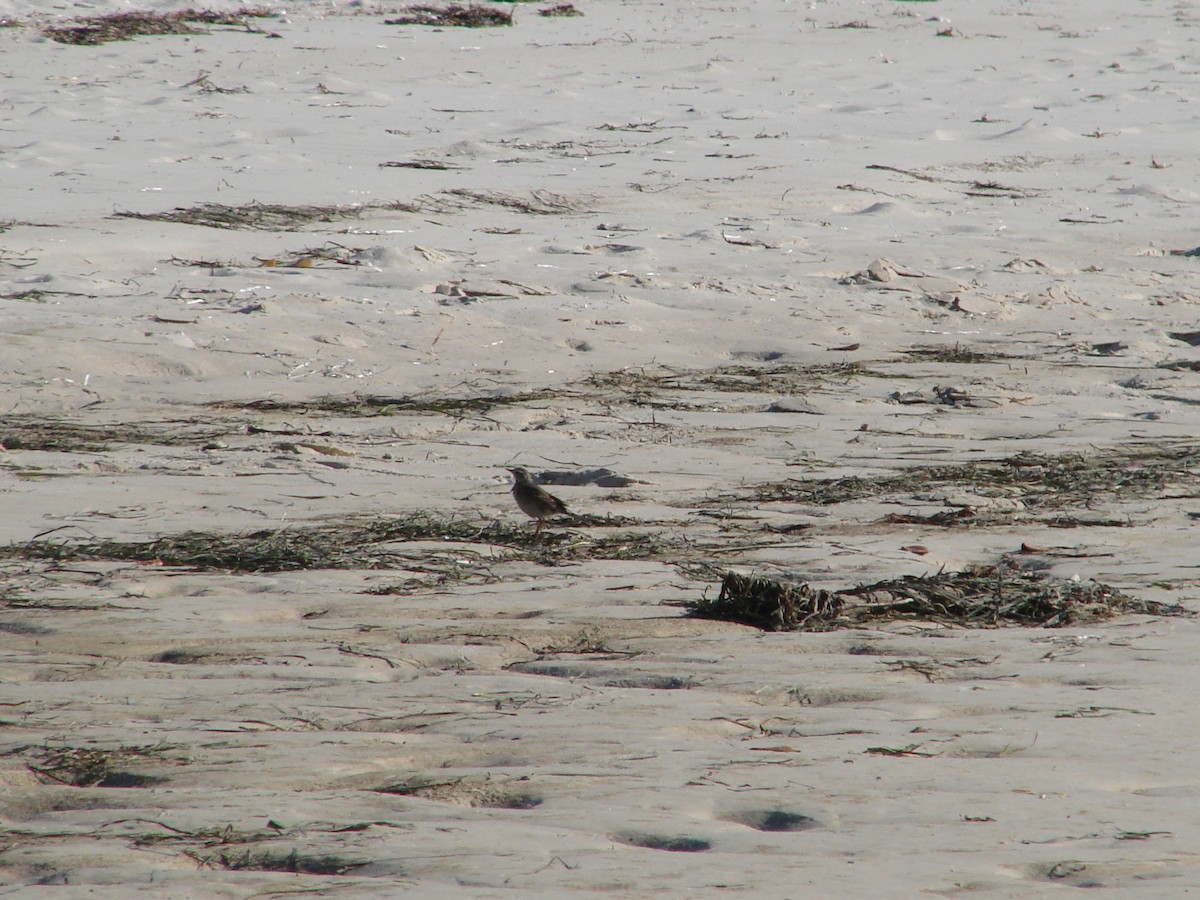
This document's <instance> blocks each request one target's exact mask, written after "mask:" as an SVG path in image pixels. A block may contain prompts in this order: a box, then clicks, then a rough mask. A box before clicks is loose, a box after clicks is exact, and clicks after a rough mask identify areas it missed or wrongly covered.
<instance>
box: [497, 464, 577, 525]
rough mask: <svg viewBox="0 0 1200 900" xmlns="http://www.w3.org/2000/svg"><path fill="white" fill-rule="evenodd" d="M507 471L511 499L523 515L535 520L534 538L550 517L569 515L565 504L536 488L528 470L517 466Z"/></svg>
mask: <svg viewBox="0 0 1200 900" xmlns="http://www.w3.org/2000/svg"><path fill="white" fill-rule="evenodd" d="M508 471H510V472H512V476H513V487H512V495H513V499H514V500H516V501H517V506H519V507H521V512H523V513H525V515H527V516H529V517H530V518H533V519H537V530H536V531H535V532H534V533H533V536H534V537H537V536H538V535H539V534H541V533H542V523H543V522H545V521H546V519H548V518H550V517H551V516H562V515H569V511H568V510H567V504H565V503H563V502H562V501H561V500H559V499H558V498H557V497H555V496H554V495H553V494H548V493H546V491H544V490H542V488H540V487H538V485H537V483H536V482H534V480H533V476H532V475H530V474H529V471H528V470H526V469H522V468H521V467H520V466H518V467H516V468H514V469H509V470H508Z"/></svg>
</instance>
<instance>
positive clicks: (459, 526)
mask: <svg viewBox="0 0 1200 900" xmlns="http://www.w3.org/2000/svg"><path fill="white" fill-rule="evenodd" d="M569 524H572V525H577V526H609V527H612V526H616V525H623V524H626V522H625V520H622V519H617V518H612V517H600V516H579V515H576V516H573V517H571V519H570V520H569ZM408 541H454V542H460V543H466V544H484V545H491V546H503V547H508V548H512V549H514V550H516V551H518V552H520V553H521V554H522V555H523V556H525V557H527V558H529V559H532V560H533V561H535V562H538V563H541V564H543V565H558V564H561V563H563V562H567V561H570V560H575V559H581V558H595V559H647V558H652V557H654V556H655V555H656V554H661V553H662V552H663V550H664V546H665V541H666V538H663V537H661V536H655V535H647V534H641V533H615V534H606V535H600V536H598V537H593V536H590V535H587V534H584V533H582V532H577V531H571V530H559V529H554V530H553V531H546V532H543V533H542V534H540V535H538V534H536V532H535V531H534V529H533V528H530V527H528V526H527V525H526V524H525V523H524V522H521V523H516V522H513V523H508V522H497V521H491V522H482V523H481V522H471V521H467V520H465V519H456V518H452V517H451V518H442V517H439V516H436V515H434V514H431V513H414V514H412V515H410V516H406V517H404V518H386V519H384V518H381V519H372V520H359V519H351V520H348V521H341V522H332V523H328V524H324V525H314V526H310V527H307V528H280V529H270V530H261V531H253V532H249V533H244V534H217V533H213V532H205V531H189V532H184V533H182V534H177V535H170V536H167V537H160V538H157V539H155V540H152V541H116V540H100V541H50V540H34V541H28V542H26V543H21V544H10V545H8V546H7V547H0V558H2V557H8V558H22V559H42V560H53V561H56V562H69V561H74V560H118V561H130V562H142V563H152V564H156V565H164V566H178V567H182V568H190V569H198V570H208V571H224V572H240V573H254V572H288V571H297V570H310V569H381V568H388V567H390V566H399V567H404V566H405V563H406V559H405V557H404V556H403V555H402V554H401V553H400V552H399V550H398V548H396V547H394V546H391V545H393V544H396V543H402V542H408Z"/></svg>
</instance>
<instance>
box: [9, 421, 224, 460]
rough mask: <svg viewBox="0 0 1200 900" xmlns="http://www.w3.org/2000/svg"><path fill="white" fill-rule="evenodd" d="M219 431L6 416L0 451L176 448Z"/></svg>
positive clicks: (201, 440) (215, 434)
mask: <svg viewBox="0 0 1200 900" xmlns="http://www.w3.org/2000/svg"><path fill="white" fill-rule="evenodd" d="M223 433H224V431H223V430H217V429H197V428H194V427H191V426H190V425H183V426H179V427H177V428H174V429H172V428H157V427H149V426H140V425H136V424H128V423H114V424H109V425H83V424H79V423H75V422H67V421H63V420H61V419H46V418H39V417H34V416H10V417H8V418H7V419H5V421H4V422H3V423H0V447H4V448H5V449H8V450H57V451H65V452H73V453H79V452H84V451H88V452H91V451H103V450H107V449H109V448H110V447H111V446H112V445H113V444H150V445H157V446H180V445H187V444H195V443H200V442H203V441H207V440H212V439H213V438H215V437H218V436H220V435H221V434H223Z"/></svg>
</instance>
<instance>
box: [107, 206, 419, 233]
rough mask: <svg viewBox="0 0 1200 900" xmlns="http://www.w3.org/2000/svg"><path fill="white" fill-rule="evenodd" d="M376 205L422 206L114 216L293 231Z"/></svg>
mask: <svg viewBox="0 0 1200 900" xmlns="http://www.w3.org/2000/svg"><path fill="white" fill-rule="evenodd" d="M376 209H379V210H385V211H401V212H416V211H418V210H419V207H416V206H412V205H410V204H405V203H399V202H397V203H354V204H349V205H344V206H307V205H299V206H288V205H284V204H279V203H247V204H246V205H245V206H226V205H225V204H223V203H201V204H200V205H199V206H191V207H186V208H185V207H176V208H175V209H173V210H171V211H170V212H158V213H140V212H130V211H128V210H125V211H121V212H117V213H114V214H113V217H114V218H118V219H142V220H144V221H150V222H177V223H180V224H183V225H202V226H204V227H207V228H230V229H246V230H254V231H292V230H295V229H296V228H299V227H301V226H303V225H308V224H310V223H312V222H336V221H337V220H339V219H356V218H358V217H360V216H361V215H362V214H363V212H364V211H367V210H376Z"/></svg>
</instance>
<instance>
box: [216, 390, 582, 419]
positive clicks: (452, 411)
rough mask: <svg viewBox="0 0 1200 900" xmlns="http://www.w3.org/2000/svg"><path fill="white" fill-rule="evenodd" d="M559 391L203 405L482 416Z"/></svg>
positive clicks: (554, 395)
mask: <svg viewBox="0 0 1200 900" xmlns="http://www.w3.org/2000/svg"><path fill="white" fill-rule="evenodd" d="M561 396H562V393H561V392H555V391H551V390H533V391H525V392H522V393H515V394H488V395H475V396H468V397H435V396H408V397H383V396H375V395H370V394H367V395H360V394H350V395H348V396H343V397H317V398H315V399H313V400H298V401H284V400H216V401H212V402H210V403H208V404H206V405H207V406H210V407H214V408H216V409H245V410H252V411H255V412H286V413H305V414H310V415H311V414H316V413H326V414H332V415H338V416H356V417H369V416H394V415H399V414H401V413H441V414H443V415H451V416H457V415H467V414H472V413H473V414H478V415H483V414H485V413H487V412H489V411H490V410H492V409H493V408H494V407H497V406H511V405H515V404H518V403H532V402H537V401H540V400H550V399H556V398H558V397H561Z"/></svg>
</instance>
